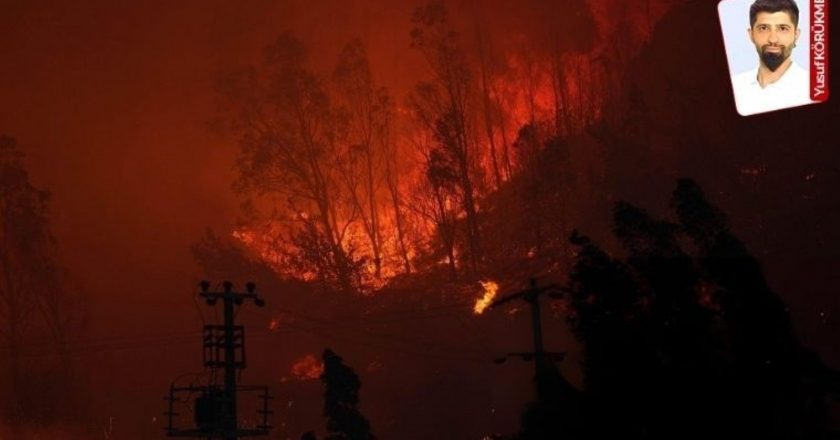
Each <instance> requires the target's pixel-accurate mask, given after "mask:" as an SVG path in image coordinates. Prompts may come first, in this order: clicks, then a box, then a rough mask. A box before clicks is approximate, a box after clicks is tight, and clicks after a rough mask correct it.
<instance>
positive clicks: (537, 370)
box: [524, 278, 545, 377]
mask: <svg viewBox="0 0 840 440" xmlns="http://www.w3.org/2000/svg"><path fill="white" fill-rule="evenodd" d="M524 299H525V301H528V303H530V304H531V324H532V326H533V333H534V374H535V375H536V376H535V377H540V374H542V368H543V362H545V350H544V349H543V336H542V321H541V320H540V291H539V290H537V281H536V280H535V279H533V278H531V280H530V286H529V288H528V290H527V291H526V293H525V296H524Z"/></svg>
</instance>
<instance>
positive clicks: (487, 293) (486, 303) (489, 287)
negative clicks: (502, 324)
mask: <svg viewBox="0 0 840 440" xmlns="http://www.w3.org/2000/svg"><path fill="white" fill-rule="evenodd" d="M479 283H481V287H483V288H484V294H483V295H482V297H481V298H479V299H478V300H477V301H476V302H475V306H473V313H475V314H476V315H480V314H482V313H484V311H485V310H487V307H490V304H491V303H492V302H493V300H494V299H495V298H496V294H497V293H498V292H499V284H498V283H496V282H495V281H479Z"/></svg>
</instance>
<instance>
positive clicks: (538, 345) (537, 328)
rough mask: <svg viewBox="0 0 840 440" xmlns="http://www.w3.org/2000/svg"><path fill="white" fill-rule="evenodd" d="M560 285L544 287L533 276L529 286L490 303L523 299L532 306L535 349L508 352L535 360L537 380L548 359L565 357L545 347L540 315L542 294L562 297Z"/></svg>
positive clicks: (501, 359)
mask: <svg viewBox="0 0 840 440" xmlns="http://www.w3.org/2000/svg"><path fill="white" fill-rule="evenodd" d="M559 291H560V287H559V286H557V285H555V284H549V285H547V286H543V287H537V280H535V279H534V278H531V279H530V280H529V282H528V288H526V289H525V290H522V291H520V292H516V293H511V294H510V295H506V296H504V297H502V298H499V299H497V300H496V301H494V302H493V303H491V304H490V308H496V307H498V306H501V305H503V304H506V303H508V302H511V301H514V300H517V299H522V300H524V301H525V302H527V303H528V304H529V305H530V306H531V330H532V332H533V341H534V351H532V352H520V353H508V356H509V357H518V358H521V359H522V360H525V361H530V360H532V359H533V360H534V374H535V377H536V379H537V381H540V380H541V379H542V377H543V372H544V371H545V366H546V365H547V364H546V362H547V361H561V360H563V357H565V355H566V354H565V353H563V352H548V351H545V348H544V347H543V334H542V322H541V316H540V296H541V295H543V294H547V295H548V296H550V297H552V298H558V297H560V293H559ZM505 360H506V358H500V359H497V360H496V362H497V363H502V362H504V361H505Z"/></svg>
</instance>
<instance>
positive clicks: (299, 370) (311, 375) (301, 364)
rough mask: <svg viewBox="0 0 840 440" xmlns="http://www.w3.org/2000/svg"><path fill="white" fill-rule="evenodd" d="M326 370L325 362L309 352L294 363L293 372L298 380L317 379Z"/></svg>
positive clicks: (293, 375)
mask: <svg viewBox="0 0 840 440" xmlns="http://www.w3.org/2000/svg"><path fill="white" fill-rule="evenodd" d="M323 372H324V364H323V363H322V362H321V361H319V360H318V358H316V357H315V355H312V354H307V355H306V356H304V357H302V358H300V359H299V360H298V361H297V362H295V363H294V364H293V365H292V369H291V374H292V377H294V378H295V379H297V380H317V379H318V378H320V377H321V374H322V373H323Z"/></svg>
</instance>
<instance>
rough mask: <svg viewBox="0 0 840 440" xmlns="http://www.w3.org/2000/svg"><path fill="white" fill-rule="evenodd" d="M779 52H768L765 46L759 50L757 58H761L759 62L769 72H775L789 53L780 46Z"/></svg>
mask: <svg viewBox="0 0 840 440" xmlns="http://www.w3.org/2000/svg"><path fill="white" fill-rule="evenodd" d="M780 48H781V51H780V52H768V51H767V46H764V47H762V48H761V53H760V54H759V56H760V57H761V62H762V63H764V65H765V66H767V68H768V69H770V71H771V72H775V71H776V69H778V68H779V66H781V65H782V63H784V62H785V60H787V59H788V57H789V56H790V53H789V52H788V50H787V47H785V46H781V47H780Z"/></svg>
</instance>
